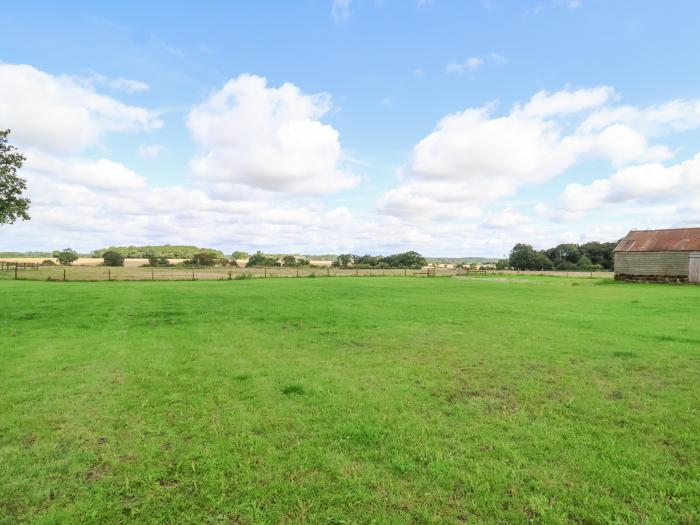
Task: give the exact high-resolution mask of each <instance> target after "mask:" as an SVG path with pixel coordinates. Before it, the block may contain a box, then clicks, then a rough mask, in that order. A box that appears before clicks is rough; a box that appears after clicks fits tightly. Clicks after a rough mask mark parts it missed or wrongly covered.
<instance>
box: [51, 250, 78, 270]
mask: <svg viewBox="0 0 700 525" xmlns="http://www.w3.org/2000/svg"><path fill="white" fill-rule="evenodd" d="M54 253H55V252H54ZM57 258H58V262H60V263H61V264H62V265H64V266H69V265H71V264H73V262H74V261H77V260H78V254H77V253H76V252H75V250H71V249H70V248H66V249H65V250H63V251H60V252H58V255H57Z"/></svg>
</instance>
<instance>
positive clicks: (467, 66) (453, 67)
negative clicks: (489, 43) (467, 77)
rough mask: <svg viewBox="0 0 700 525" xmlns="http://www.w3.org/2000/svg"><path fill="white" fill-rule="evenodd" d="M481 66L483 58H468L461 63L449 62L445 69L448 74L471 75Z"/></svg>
mask: <svg viewBox="0 0 700 525" xmlns="http://www.w3.org/2000/svg"><path fill="white" fill-rule="evenodd" d="M483 65H484V59H483V58H480V57H469V58H467V59H466V60H464V61H462V62H450V63H449V64H447V67H446V68H445V69H446V70H447V72H448V73H454V74H457V75H463V74H464V73H473V72H474V71H476V70H477V69H479V68H480V67H481V66H483Z"/></svg>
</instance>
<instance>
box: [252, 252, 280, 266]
mask: <svg viewBox="0 0 700 525" xmlns="http://www.w3.org/2000/svg"><path fill="white" fill-rule="evenodd" d="M248 266H250V267H253V266H280V262H279V261H278V260H277V259H275V258H273V257H268V256H267V255H265V254H264V253H262V252H260V251H258V252H256V253H254V254H253V255H252V256H251V257H250V259H248Z"/></svg>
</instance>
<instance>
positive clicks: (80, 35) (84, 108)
mask: <svg viewBox="0 0 700 525" xmlns="http://www.w3.org/2000/svg"><path fill="white" fill-rule="evenodd" d="M699 26H700V2H697V1H695V0H688V1H682V0H678V1H675V2H658V1H656V0H653V1H652V0H634V1H632V0H630V1H623V0H517V1H516V0H511V1H507V0H451V1H450V0H296V1H284V2H283V1H273V0H271V1H266V2H254V1H231V2H221V1H216V2H215V1H208V2H207V1H202V2H197V3H196V5H195V4H194V3H192V2H184V1H169V2H156V1H154V2H130V1H122V2H118V3H116V2H71V1H66V2H60V3H55V2H33V1H25V2H14V3H9V4H7V5H4V6H3V12H2V20H0V128H2V129H7V128H9V129H11V130H12V133H11V135H10V141H11V142H12V143H13V144H15V145H16V146H17V147H19V148H20V150H21V151H22V152H23V153H24V155H25V156H26V158H27V160H26V162H25V165H24V167H23V169H22V170H21V172H20V173H21V175H22V177H24V178H25V179H26V180H27V183H28V196H29V197H30V198H31V200H32V207H31V210H30V215H31V217H32V218H31V220H30V221H27V222H17V223H15V224H13V225H2V226H0V251H10V250H21V251H24V250H54V249H62V248H65V247H71V248H74V249H77V250H79V251H83V252H85V251H90V250H93V249H96V248H101V247H105V246H109V245H145V244H166V243H168V244H188V245H189V244H193V245H197V246H205V247H211V248H216V249H221V250H223V251H224V252H225V253H231V252H232V251H233V250H246V251H256V250H262V251H268V252H273V253H303V254H322V253H348V252H350V253H375V254H388V253H395V252H399V251H404V250H417V251H419V252H421V253H423V254H424V255H428V256H486V257H501V256H503V255H504V254H506V253H508V251H509V250H510V249H511V247H512V246H513V245H514V244H515V243H517V242H526V243H529V244H532V245H533V246H535V247H536V248H540V249H542V248H547V247H550V246H554V245H556V244H559V243H561V242H587V241H591V240H597V241H614V240H617V239H619V238H620V237H622V236H623V235H624V234H625V233H626V232H627V231H628V230H630V229H644V228H665V227H679V226H700V68H698V65H697V57H698V56H700V38H698V36H697V28H698V27H699Z"/></svg>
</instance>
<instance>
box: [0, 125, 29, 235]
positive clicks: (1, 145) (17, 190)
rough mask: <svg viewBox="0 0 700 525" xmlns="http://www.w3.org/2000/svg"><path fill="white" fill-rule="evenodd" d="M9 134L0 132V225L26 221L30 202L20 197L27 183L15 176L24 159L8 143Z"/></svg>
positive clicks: (8, 131)
mask: <svg viewBox="0 0 700 525" xmlns="http://www.w3.org/2000/svg"><path fill="white" fill-rule="evenodd" d="M9 134H10V130H9V129H7V130H5V131H0V224H12V223H14V222H15V221H16V220H17V219H21V220H23V221H28V220H29V213H28V211H29V204H30V202H31V201H30V200H29V199H27V198H26V197H23V196H22V194H23V193H24V191H25V190H26V189H27V182H26V181H25V180H24V179H22V178H20V177H19V176H18V175H17V170H19V169H21V168H22V165H23V164H24V161H25V160H26V158H25V157H24V156H23V155H22V154H21V153H19V152H18V151H17V148H15V147H14V146H12V145H11V144H9V143H8V141H7V137H8V135H9Z"/></svg>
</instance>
